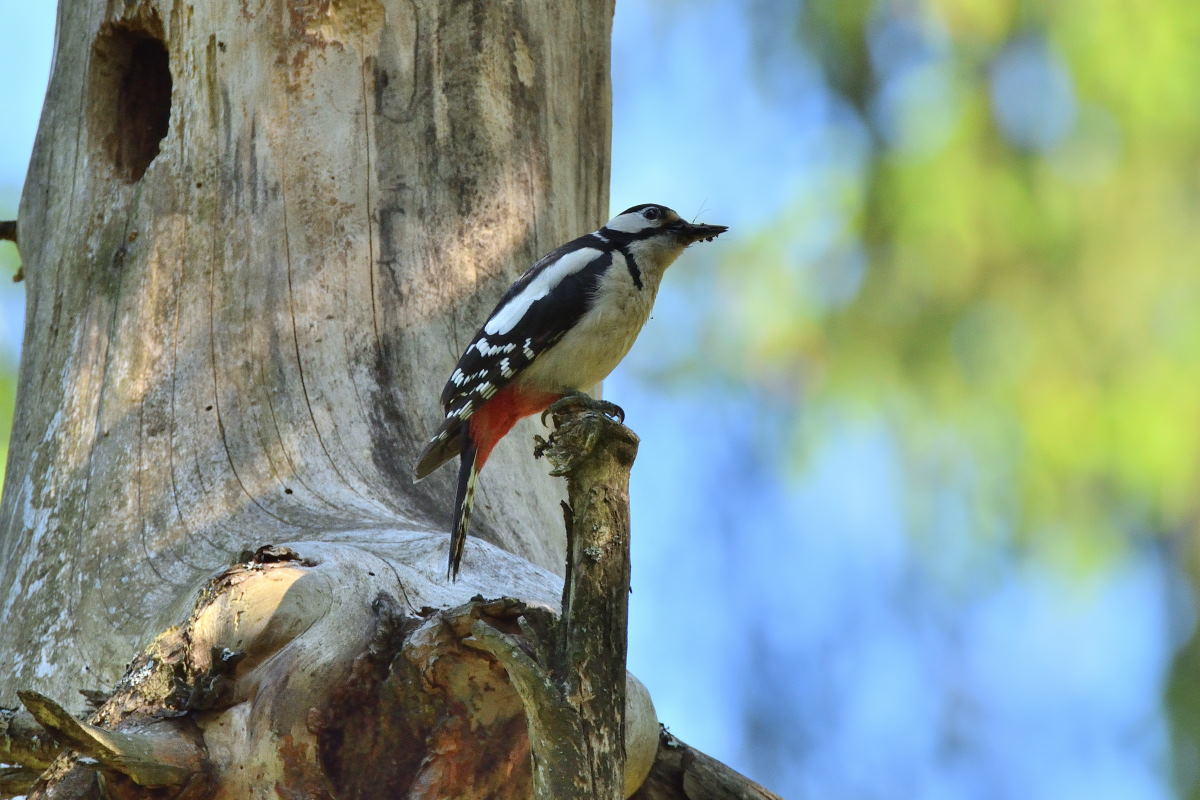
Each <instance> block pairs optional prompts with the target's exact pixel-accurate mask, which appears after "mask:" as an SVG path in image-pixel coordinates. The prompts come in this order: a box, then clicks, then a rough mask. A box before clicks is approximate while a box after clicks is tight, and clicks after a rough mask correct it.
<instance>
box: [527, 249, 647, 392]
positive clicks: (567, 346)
mask: <svg viewBox="0 0 1200 800" xmlns="http://www.w3.org/2000/svg"><path fill="white" fill-rule="evenodd" d="M613 256H614V257H613V265H612V267H611V268H610V269H609V270H608V272H607V273H606V274H605V275H604V276H603V278H602V279H601V280H600V282H599V284H598V286H597V288H596V293H595V295H594V296H593V298H592V303H591V305H590V307H589V308H588V310H587V311H586V312H584V314H583V316H582V317H580V319H579V321H578V322H577V323H576V324H575V325H574V326H572V328H571V329H570V330H569V331H567V333H566V334H565V335H564V336H563V337H562V339H560V340H559V341H558V343H557V344H555V345H554V346H553V347H551V348H550V349H549V350H547V351H546V352H545V353H542V354H541V355H539V356H538V358H537V359H535V360H534V362H533V363H532V364H530V365H529V367H528V368H527V369H526V370H525V372H524V374H523V375H522V377H521V382H522V383H523V384H526V385H528V386H530V387H531V388H537V389H541V390H547V391H561V390H584V389H588V388H590V387H591V386H594V385H595V384H597V383H599V382H600V381H602V380H603V379H604V378H606V377H607V376H608V374H609V373H610V372H612V371H613V369H614V368H615V367H616V366H617V364H619V363H620V362H621V359H622V358H624V357H625V354H626V353H628V352H629V349H630V348H631V347H633V343H634V341H635V340H636V339H637V335H638V333H639V332H640V331H641V329H642V326H643V325H645V324H646V320H647V319H648V318H649V316H650V309H651V307H652V306H653V305H654V297H655V294H656V293H657V291H658V280H657V279H656V276H651V275H643V276H641V283H642V287H641V288H638V287H637V286H636V285H635V284H634V281H633V278H632V276H631V274H630V272H629V270H628V267H627V265H626V263H625V260H624V258H623V257H622V256H621V255H620V254H619V253H614V254H613Z"/></svg>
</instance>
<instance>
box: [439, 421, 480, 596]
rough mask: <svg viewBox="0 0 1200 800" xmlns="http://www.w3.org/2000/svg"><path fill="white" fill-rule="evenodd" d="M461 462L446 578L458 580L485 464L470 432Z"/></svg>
mask: <svg viewBox="0 0 1200 800" xmlns="http://www.w3.org/2000/svg"><path fill="white" fill-rule="evenodd" d="M461 439H462V452H461V453H460V454H459V455H460V458H461V461H460V462H459V465H458V493H457V495H456V496H455V499H454V527H453V529H452V530H451V532H450V560H449V563H448V564H447V565H446V577H447V578H449V579H450V580H455V579H457V578H458V568H459V564H460V562H462V556H463V548H464V547H465V546H466V544H467V526H468V525H469V524H470V522H471V506H472V505H473V504H474V502H475V481H476V479H477V478H478V477H479V468H480V467H482V466H483V464H481V463H479V462H480V459H478V458H477V456H478V450H477V448H476V447H475V443H474V442H473V441H472V440H471V436H470V434H469V432H468V431H466V430H465V426H464V430H463V432H462V436H461Z"/></svg>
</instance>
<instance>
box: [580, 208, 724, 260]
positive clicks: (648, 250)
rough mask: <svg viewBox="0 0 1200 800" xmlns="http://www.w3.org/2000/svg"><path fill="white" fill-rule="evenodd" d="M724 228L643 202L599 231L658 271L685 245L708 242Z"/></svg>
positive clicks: (675, 256)
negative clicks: (689, 220) (688, 218)
mask: <svg viewBox="0 0 1200 800" xmlns="http://www.w3.org/2000/svg"><path fill="white" fill-rule="evenodd" d="M727 230H729V229H728V228H727V227H726V226H724V225H705V224H703V223H693V222H688V221H686V220H684V219H681V218H680V216H679V215H678V214H676V213H675V212H674V211H672V210H671V209H669V208H667V207H666V206H660V205H658V204H657V203H643V204H642V205H640V206H634V207H633V208H627V209H625V210H624V211H622V212H621V213H620V214H617V215H616V216H615V217H613V218H612V219H610V220H609V221H608V222H607V223H605V225H604V227H603V228H601V229H600V231H599V233H600V234H601V235H602V236H604V237H606V238H608V239H610V240H612V241H613V242H616V243H617V244H620V245H622V246H624V247H627V248H628V249H629V250H630V252H632V253H633V255H634V257H635V258H636V259H637V260H638V263H639V264H641V265H642V267H643V268H657V269H658V270H660V271H661V270H664V269H666V268H667V267H668V266H669V265H670V264H671V262H672V261H674V260H675V259H676V258H678V257H679V254H680V253H682V252H683V249H684V248H685V247H687V246H688V245H691V244H695V243H696V242H700V241H710V242H711V241H712V240H713V239H715V238H716V237H718V236H720V235H721V234H722V233H724V232H725V231H727Z"/></svg>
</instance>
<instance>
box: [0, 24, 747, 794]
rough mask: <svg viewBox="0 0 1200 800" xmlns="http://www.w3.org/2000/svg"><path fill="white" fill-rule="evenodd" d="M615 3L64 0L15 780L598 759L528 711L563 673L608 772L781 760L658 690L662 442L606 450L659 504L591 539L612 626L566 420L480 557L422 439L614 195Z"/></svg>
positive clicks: (354, 772) (18, 554)
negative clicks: (496, 323)
mask: <svg viewBox="0 0 1200 800" xmlns="http://www.w3.org/2000/svg"><path fill="white" fill-rule="evenodd" d="M612 10H613V9H612V0H584V1H583V2H579V3H550V2H530V3H518V2H507V1H503V2H493V0H474V2H453V3H448V2H440V1H439V0H240V2H238V3H225V4H221V3H207V4H196V5H191V4H186V3H183V2H179V0H122V2H113V0H108V2H104V3H101V2H99V0H94V1H93V2H83V1H81V0H64V2H62V4H61V7H60V12H59V25H58V32H57V37H56V52H55V59H54V67H53V72H52V75H51V81H50V87H49V90H48V94H47V99H46V106H45V110H44V112H43V117H42V122H41V128H40V130H39V134H38V139H37V143H36V145H35V149H34V155H33V160H32V163H31V167H30V173H29V176H28V179H27V183H26V191H25V194H24V196H23V198H22V205H21V210H20V215H19V219H18V231H17V233H18V235H19V240H20V247H21V252H22V256H23V258H24V265H25V276H26V281H27V292H28V303H29V306H28V315H27V328H26V335H25V342H24V349H23V351H22V363H21V377H20V385H19V393H18V403H17V414H16V419H15V422H14V430H13V437H12V445H11V449H10V452H9V464H8V470H7V479H6V484H5V487H4V494H3V501H2V505H0V570H2V571H0V603H2V604H3V605H2V612H0V618H2V619H3V620H4V622H3V625H0V664H4V665H6V666H9V668H8V669H6V670H4V671H3V673H2V674H3V677H4V680H3V681H0V704H4V705H8V706H11V705H15V701H16V699H17V695H18V690H19V694H20V700H21V702H22V703H23V704H24V706H25V709H26V710H23V711H20V712H17V711H14V710H12V709H8V708H0V762H16V763H18V764H20V765H21V767H20V768H16V769H0V796H6V795H7V794H11V793H13V792H20V791H25V790H26V789H27V788H28V787H29V786H30V782H31V779H32V776H33V775H36V774H37V772H38V771H40V770H42V769H45V770H46V771H45V773H44V774H43V775H42V777H41V779H40V780H39V782H38V784H37V785H36V786H35V787H33V789H32V794H31V798H57V799H58V800H65V799H66V798H93V797H105V798H113V799H114V800H116V799H125V798H128V799H129V800H132V799H133V798H151V797H153V798H157V799H158V800H162V799H163V798H168V797H169V798H177V799H178V800H200V798H206V799H209V800H223V799H227V800H247V799H248V798H259V797H263V798H266V797H272V798H274V797H295V798H332V797H338V798H363V800H368V799H370V798H381V797H387V798H394V797H410V798H430V799H431V800H432V798H444V797H457V798H462V799H463V800H473V799H475V798H478V800H483V799H484V798H493V799H500V798H510V797H511V798H519V797H527V796H529V794H530V792H531V791H533V790H534V789H535V788H536V790H537V791H538V794H539V796H546V797H563V798H564V799H566V798H574V797H585V796H586V797H592V796H593V794H589V793H588V791H591V790H588V791H584V790H582V789H581V790H579V791H576V788H577V787H578V786H580V785H582V784H580V782H579V781H578V780H576V775H577V774H578V773H579V771H580V770H574V772H573V773H572V771H570V770H568V771H566V772H564V771H562V770H560V771H558V772H557V773H554V771H552V770H541V771H540V772H539V771H538V770H531V769H530V761H531V755H530V754H531V746H532V754H533V760H535V761H536V760H538V759H539V748H541V751H540V752H541V753H543V754H545V753H549V752H550V751H551V750H552V749H555V748H558V747H560V745H561V744H562V743H561V742H560V741H558V740H557V739H555V738H554V737H542V738H541V739H539V738H538V736H536V735H534V736H530V735H528V731H527V726H528V730H533V729H535V728H536V727H537V725H536V724H535V721H533V718H534V717H535V716H537V714H538V713H540V712H541V711H542V710H543V707H544V708H549V707H550V702H551V701H550V700H549V699H545V698H542V697H541V695H539V693H538V692H536V691H530V690H529V687H530V685H532V684H531V683H530V681H532V680H533V679H534V678H535V677H536V676H538V675H542V674H543V673H544V675H545V676H550V677H551V678H552V680H548V681H544V683H545V684H546V686H547V687H549V689H552V690H553V691H552V692H550V694H553V695H554V697H556V698H557V700H555V702H558V701H559V700H561V701H563V702H561V703H559V707H560V709H565V710H564V711H563V713H566V714H575V715H578V716H580V717H581V718H583V724H582V726H581V727H580V730H581V731H582V733H581V734H580V737H581V738H582V739H583V740H584V742H583V744H582V745H581V744H580V743H579V742H572V743H571V744H572V746H575V747H580V746H582V747H583V750H582V751H581V752H584V753H586V754H587V758H586V760H585V761H584V762H583V763H585V764H588V765H589V766H590V767H591V769H590V773H591V775H590V778H589V780H590V781H591V783H592V784H593V785H594V786H596V787H603V788H597V789H596V790H595V792H597V793H600V794H603V796H605V797H613V796H617V795H628V794H630V793H632V792H633V791H634V789H636V788H637V786H638V784H639V783H640V782H641V780H642V778H643V777H644V776H645V774H646V772H647V771H648V770H650V765H651V761H653V760H654V758H655V754H656V752H658V754H659V756H660V758H659V762H660V763H659V764H658V765H656V766H655V771H654V773H653V776H654V777H653V778H652V780H651V781H650V782H649V783H648V784H647V787H648V788H647V791H650V792H654V794H653V796H654V797H701V796H713V797H717V796H720V797H737V796H747V797H768V796H769V795H766V794H765V793H749V794H747V793H745V792H747V791H748V790H747V788H746V787H748V786H751V784H749V783H747V782H745V779H743V778H741V777H740V776H737V775H736V773H732V772H729V771H728V770H726V772H725V773H719V772H718V771H713V770H710V769H708V768H707V767H705V768H704V769H703V770H699V771H698V767H697V765H700V766H704V765H706V764H707V763H708V762H705V761H703V760H702V759H701V760H697V759H696V758H695V757H693V756H692V755H690V754H691V751H690V750H688V749H687V748H686V747H685V746H683V745H682V744H681V743H678V742H677V741H675V740H673V739H670V738H669V737H665V738H663V739H662V741H661V743H659V742H656V741H655V734H654V731H655V726H656V723H655V720H654V716H653V706H652V705H651V704H650V701H649V697H648V695H647V693H646V692H645V689H644V688H643V687H641V686H640V684H637V682H636V681H634V680H632V679H631V678H629V679H628V680H629V691H628V700H627V701H623V700H622V698H625V696H626V692H625V687H624V684H625V681H626V679H627V678H626V675H625V673H624V669H623V661H624V636H625V617H624V614H625V601H626V594H627V590H628V550H627V546H625V545H627V542H628V509H627V496H626V492H625V488H624V487H625V485H626V483H627V480H628V467H629V461H631V459H632V455H631V451H630V452H629V455H628V457H627V458H624V459H623V460H621V459H618V461H619V463H620V468H619V469H618V468H615V467H612V466H611V465H610V466H609V467H605V468H604V469H598V470H596V471H595V472H594V474H595V475H601V474H603V475H607V476H609V477H608V478H605V479H604V480H607V481H610V482H611V485H610V486H600V485H597V481H600V479H599V478H593V479H589V480H591V481H592V483H593V485H590V486H589V485H587V482H586V481H585V482H584V484H583V485H578V484H577V483H576V482H575V481H574V478H572V481H573V482H572V484H571V485H572V495H573V497H574V496H575V493H576V492H577V491H578V492H580V493H581V494H580V495H579V496H580V497H584V496H594V497H598V498H607V499H606V500H605V504H606V505H601V506H598V507H597V509H598V510H594V511H588V512H587V513H589V514H593V515H596V516H594V517H589V519H594V520H596V521H595V522H588V523H587V524H588V526H589V528H588V530H589V531H593V532H598V533H601V534H605V535H606V536H607V534H606V533H605V532H606V531H609V530H610V529H611V531H612V533H613V535H612V537H610V538H611V539H612V541H614V542H617V541H620V542H623V543H624V544H623V545H622V546H621V547H612V548H609V550H605V548H603V547H600V546H599V545H598V544H596V543H592V544H588V545H586V546H584V547H583V549H584V550H585V551H587V552H586V556H587V558H588V559H591V560H593V561H597V559H599V561H598V562H597V563H598V564H599V567H600V568H595V569H593V568H592V567H589V568H588V570H586V572H587V577H586V580H588V581H590V582H591V584H592V589H593V590H594V591H593V594H592V595H591V596H590V597H589V599H588V600H587V601H586V602H587V603H588V604H589V605H587V606H582V605H581V606H580V608H584V607H587V608H594V609H598V610H597V611H596V612H595V614H598V615H599V616H600V617H602V618H603V619H602V620H600V621H598V622H597V624H596V626H595V627H597V628H599V629H602V634H601V635H602V636H603V637H604V638H601V639H596V640H584V639H580V638H579V637H580V636H581V634H582V633H583V631H582V630H581V628H582V627H585V626H581V625H573V624H572V622H571V615H570V614H568V615H566V617H567V619H566V620H565V622H564V623H563V626H562V627H561V628H560V627H559V625H558V623H555V622H554V615H555V614H557V613H558V610H559V608H560V602H559V597H560V591H561V590H562V582H561V579H560V578H559V576H558V574H557V573H559V572H561V569H562V565H563V561H564V536H563V531H562V524H561V519H560V516H559V499H560V497H561V495H562V488H561V486H560V485H558V484H557V483H556V482H555V480H554V479H552V478H551V477H550V476H549V475H548V474H547V469H546V467H545V466H544V465H543V464H542V463H540V462H535V461H534V460H533V459H532V458H531V456H530V442H531V433H532V431H533V430H534V426H535V423H532V422H530V423H526V424H524V425H522V426H520V427H519V428H518V429H517V430H516V431H515V432H514V435H512V436H509V437H508V438H507V439H506V440H505V441H504V442H502V443H501V445H500V446H499V447H498V448H497V450H496V452H495V453H494V455H493V456H492V458H491V460H490V461H489V467H488V470H487V472H486V473H485V474H484V476H483V480H482V483H481V489H480V492H479V493H478V495H477V502H476V514H475V530H474V533H475V535H476V537H477V538H474V539H472V540H471V542H469V543H468V547H467V551H466V556H465V558H464V562H463V571H462V573H461V577H460V579H459V581H458V582H457V583H449V582H447V581H446V580H445V579H444V578H443V577H442V575H443V574H444V573H443V569H444V567H443V565H444V563H445V557H446V547H447V536H446V534H445V531H446V530H447V528H448V523H449V516H450V506H451V502H450V501H451V497H452V478H453V476H452V474H451V472H452V470H449V469H447V470H444V471H443V472H441V473H439V474H437V475H435V476H432V477H431V478H430V479H429V480H427V481H425V482H423V483H422V484H419V485H413V484H412V483H411V481H410V477H409V476H410V474H411V465H412V463H413V460H414V459H415V456H416V454H417V452H418V451H419V449H420V447H421V445H422V444H423V443H424V441H425V438H426V436H427V434H428V433H429V432H430V431H431V430H432V429H433V428H434V427H435V425H436V424H437V422H438V421H439V418H440V416H441V415H440V408H439V406H438V402H437V398H438V395H439V392H440V389H441V383H442V381H443V380H444V379H445V377H446V375H447V374H448V373H449V371H450V370H451V368H452V365H453V363H454V361H455V360H456V358H457V356H458V354H459V350H460V347H461V346H462V345H463V344H464V343H465V342H466V341H467V340H468V337H470V336H471V334H472V333H473V332H474V330H475V326H476V325H477V324H478V322H479V321H480V320H482V319H483V318H484V316H485V315H486V312H487V311H488V310H489V308H490V307H491V305H492V304H493V303H494V302H495V299H496V298H497V297H498V296H499V294H500V292H501V291H502V289H503V288H504V286H506V285H507V284H508V283H509V282H510V281H511V280H512V279H513V278H514V277H515V276H516V275H517V274H519V273H520V272H521V271H522V270H523V269H524V268H525V267H526V266H527V265H528V264H530V263H531V262H532V261H533V260H534V259H535V258H536V257H537V256H538V255H539V254H541V253H542V252H545V251H547V250H549V249H550V248H552V247H553V246H555V245H557V244H558V243H560V242H562V241H564V240H566V239H568V238H570V237H572V236H574V235H577V234H578V233H579V232H580V231H583V230H588V229H591V228H593V227H595V226H596V225H597V224H598V222H599V221H600V220H601V219H602V215H603V213H604V211H605V210H606V206H607V183H608V147H609V124H610V120H609V106H610V103H609V82H608V53H609V34H610V26H611V19H612ZM618 427H619V426H618ZM621 430H622V431H623V430H624V429H621ZM625 433H626V434H628V432H627V431H625ZM593 438H594V437H593ZM614 463H616V462H614ZM600 482H601V483H602V482H603V481H600ZM589 492H590V493H592V494H590V495H589V494H588V493H589ZM577 505H579V506H580V507H582V506H583V505H584V501H583V500H578V501H577ZM606 520H607V521H606ZM622 520H623V522H622ZM622 524H623V525H624V528H623V530H621V531H618V530H617V529H618V528H620V527H621V525H622ZM618 533H619V535H617V534H618ZM605 541H608V539H605ZM270 545H275V546H270ZM602 550H604V551H605V552H606V553H607V552H609V551H611V553H614V554H618V555H619V556H620V559H621V560H617V561H612V562H610V563H599V562H603V561H604V559H606V558H608V557H609V556H608V555H604V556H603V558H601V557H600V556H598V555H597V554H598V553H601V551H602ZM480 594H486V595H488V596H489V597H492V598H502V599H493V600H484V599H483V598H482V597H479V596H477V595H480ZM581 596H582V595H578V594H576V593H572V594H571V597H573V598H576V597H581ZM575 602H576V601H575V600H572V603H573V604H574V603H575ZM608 612H611V614H609V613H608ZM586 616H587V618H588V620H591V619H592V618H593V617H594V616H595V615H594V614H593V613H592V612H591V611H589V612H588V614H587V615H586ZM539 631H540V632H542V633H544V634H546V636H538V635H537V634H538V632H539ZM551 640H553V641H557V642H559V643H560V644H562V648H561V652H560V653H559V655H557V656H553V657H550V658H549V660H546V659H545V658H544V659H543V666H545V664H549V665H550V667H551V668H550V669H548V670H542V668H541V667H538V666H537V664H536V663H535V662H534V661H532V660H531V659H530V657H529V656H528V653H527V651H533V652H540V653H541V654H542V655H543V656H545V654H546V652H548V650H547V647H548V645H547V642H549V641H551ZM135 654H136V655H135ZM131 655H135V657H134V658H133V660H132V662H131V661H130V657H131ZM597 662H604V663H603V664H598V663H597ZM518 664H520V666H518ZM572 664H578V665H580V666H578V667H575V666H572ZM531 665H532V666H531ZM563 665H567V666H566V667H564V666H563ZM506 667H507V670H506ZM518 669H522V670H524V671H523V672H522V675H523V676H524V679H528V680H526V682H525V684H524V686H523V687H522V686H518V687H517V688H516V689H514V687H513V684H514V683H520V680H517V679H515V678H514V676H513V674H512V673H513V672H514V671H515V670H518ZM539 670H541V671H539ZM79 689H83V690H87V689H96V690H103V691H102V692H91V693H88V695H87V697H88V700H89V702H90V703H91V705H92V706H93V708H92V709H90V711H89V712H88V713H87V714H86V719H81V718H80V717H82V716H84V715H83V714H82V713H80V712H83V711H85V709H84V708H83V702H82V700H80V699H78V698H79V696H78V695H77V692H76V690H79ZM549 689H548V691H549ZM550 694H547V695H546V697H547V698H548V697H549V696H550ZM543 701H544V702H543ZM60 703H65V704H66V706H67V707H64V706H63V705H60ZM531 704H532V705H531ZM622 717H625V723H624V741H622V736H621V722H620V720H621V718H622ZM531 742H532V745H531ZM621 750H626V751H628V761H629V763H628V765H627V767H626V769H625V770H624V771H623V772H622V770H621V769H620V764H621V758H620V757H617V756H612V754H613V753H619V752H620V751H621ZM685 756H686V757H685ZM610 757H612V758H613V760H612V764H611V765H610V764H609V763H608V761H607V760H608V759H609V758H610ZM710 774H711V775H718V774H719V777H720V779H719V780H717V781H715V782H713V781H707V779H702V780H699V781H698V780H697V778H696V776H697V775H710ZM689 776H690V777H689ZM539 781H540V783H539ZM689 781H690V782H691V783H690V786H691V788H690V789H689V788H688V787H689ZM552 784H553V785H560V786H569V787H571V788H570V789H569V790H568V789H563V790H556V789H553V788H549V789H548V788H546V787H547V786H551V785H552ZM697 787H699V790H702V793H701V794H696V791H697ZM755 791H758V790H755ZM703 792H708V794H703ZM647 796H651V795H647Z"/></svg>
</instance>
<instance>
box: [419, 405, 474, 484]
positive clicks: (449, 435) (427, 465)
mask: <svg viewBox="0 0 1200 800" xmlns="http://www.w3.org/2000/svg"><path fill="white" fill-rule="evenodd" d="M463 432H464V423H463V421H462V420H461V419H459V418H458V417H447V418H446V421H445V422H443V423H442V427H441V428H439V429H438V432H437V433H435V434H434V435H433V438H432V439H430V440H429V444H427V445H425V449H424V450H422V451H421V456H420V457H419V458H418V459H417V465H416V466H415V467H413V482H414V483H415V482H417V481H419V480H421V479H422V478H424V477H425V476H426V475H428V474H429V473H431V472H433V471H434V470H435V469H437V468H438V467H440V466H441V465H442V464H445V463H446V462H447V461H449V460H450V459H452V458H454V457H455V456H456V455H458V454H459V451H461V450H462V449H463V440H464V437H463Z"/></svg>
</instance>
